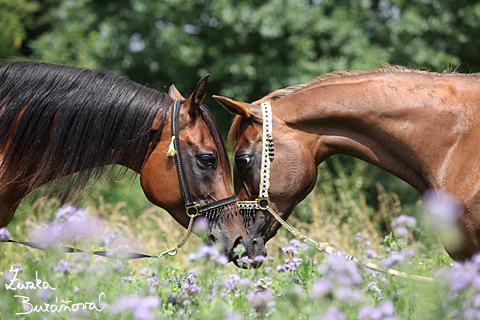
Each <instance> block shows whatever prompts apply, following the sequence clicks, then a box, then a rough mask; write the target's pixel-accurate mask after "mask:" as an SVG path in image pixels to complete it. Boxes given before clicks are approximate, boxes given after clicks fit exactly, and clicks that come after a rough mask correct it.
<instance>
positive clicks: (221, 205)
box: [172, 100, 237, 218]
mask: <svg viewBox="0 0 480 320" xmlns="http://www.w3.org/2000/svg"><path fill="white" fill-rule="evenodd" d="M180 103H181V100H174V101H173V103H172V142H173V144H174V147H175V151H174V157H175V166H176V167H177V175H178V182H179V183H180V190H181V192H182V196H183V200H184V201H185V210H186V212H187V215H188V216H189V217H192V216H199V215H203V214H204V215H205V216H206V217H207V218H211V217H214V216H216V215H218V214H220V213H226V212H227V213H230V212H232V211H233V210H234V208H236V204H237V202H236V200H235V196H231V197H228V198H224V199H221V200H217V201H214V202H212V203H209V204H206V205H203V206H199V205H197V204H196V203H195V202H193V198H192V194H191V193H190V188H189V187H188V182H187V178H186V176H185V169H184V168H183V161H182V153H181V151H180V150H181V148H180V139H179V135H178V119H179V116H178V114H179V111H180ZM199 111H200V114H201V116H202V118H204V113H205V111H204V110H203V109H202V108H199ZM209 129H210V132H212V128H210V127H209ZM212 134H213V132H212Z"/></svg>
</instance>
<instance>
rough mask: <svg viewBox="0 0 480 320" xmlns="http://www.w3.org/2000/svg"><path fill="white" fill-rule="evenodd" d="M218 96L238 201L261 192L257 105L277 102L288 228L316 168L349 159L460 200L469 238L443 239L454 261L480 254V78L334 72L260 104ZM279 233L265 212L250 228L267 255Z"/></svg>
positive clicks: (274, 192)
mask: <svg viewBox="0 0 480 320" xmlns="http://www.w3.org/2000/svg"><path fill="white" fill-rule="evenodd" d="M214 98H215V99H216V100H217V101H219V102H220V103H221V104H222V105H223V106H224V107H226V108H227V109H228V110H229V111H230V112H232V113H234V114H236V115H238V116H237V117H236V118H235V120H234V123H233V125H232V127H231V130H230V135H229V138H230V139H231V140H233V141H235V142H236V149H235V165H234V186H235V193H236V194H237V200H242V201H245V200H254V199H255V198H256V197H257V195H258V194H259V181H260V177H259V176H260V161H261V148H262V114H261V111H260V107H259V104H261V103H264V102H267V101H270V103H271V110H272V113H273V130H272V132H273V140H274V142H275V144H274V151H275V158H274V160H273V161H272V162H271V171H270V179H271V180H270V188H269V190H268V195H269V197H270V201H271V208H272V209H273V210H275V212H276V213H277V214H278V215H279V216H280V217H282V218H283V219H284V220H285V219H287V218H288V217H289V215H290V214H291V213H292V210H293V209H294V207H295V206H296V205H297V204H298V203H299V202H300V201H301V200H303V199H304V198H305V197H306V196H307V195H308V193H309V192H310V191H311V190H312V188H313V187H314V186H315V183H316V179H317V166H318V165H319V164H320V163H321V162H322V161H324V160H325V159H327V158H328V157H330V156H332V155H334V154H345V155H349V156H353V157H356V158H359V159H362V160H364V161H367V162H369V163H371V164H374V165H376V166H378V167H379V168H381V169H383V170H386V171H388V172H390V173H392V174H394V175H395V176H397V177H399V178H401V179H402V180H404V181H406V182H407V183H409V184H410V185H411V186H413V187H414V188H415V189H416V190H417V191H418V192H419V193H420V194H421V195H422V196H423V195H424V194H425V192H426V191H427V190H429V189H435V190H441V191H443V192H446V193H449V194H451V195H453V196H454V197H455V198H456V200H457V201H458V204H459V205H461V208H462V210H463V212H460V213H459V217H458V220H457V221H458V226H459V228H460V230H461V233H462V234H463V239H462V242H461V246H460V247H458V246H457V247H453V246H450V245H449V243H446V242H445V241H444V246H445V249H446V251H447V252H448V253H449V254H450V256H451V257H452V258H454V259H455V260H465V259H468V258H470V257H472V255H473V254H474V253H476V252H478V251H479V250H480V247H479V245H480V205H479V203H480V156H479V154H478V152H477V151H476V150H477V148H478V144H479V141H480V74H469V75H462V74H438V73H431V72H423V71H416V70H409V69H405V68H401V67H388V68H380V69H375V70H371V71H367V72H342V73H334V74H327V75H324V76H321V77H318V78H315V79H313V80H311V81H309V82H307V83H305V84H301V85H297V86H291V87H287V88H285V89H282V90H278V91H275V92H273V93H270V94H268V95H267V96H265V97H264V98H262V99H261V100H258V101H256V102H254V103H252V104H248V103H243V102H236V101H232V100H230V99H227V98H224V97H218V96H215V97H214ZM279 227H280V224H279V222H277V220H275V219H274V218H273V217H272V216H271V215H270V214H269V213H268V212H266V211H262V210H257V211H256V213H255V216H254V218H253V219H252V220H251V221H249V224H248V225H247V229H246V232H247V247H250V246H252V247H253V248H254V249H255V250H256V251H257V252H261V253H264V249H263V247H264V243H265V242H266V241H268V240H269V239H270V238H272V237H273V236H274V235H275V234H276V232H277V230H278V228H279ZM440 236H441V235H440ZM325 241H328V239H326V240H325Z"/></svg>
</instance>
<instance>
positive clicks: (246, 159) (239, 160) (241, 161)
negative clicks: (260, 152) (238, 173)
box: [236, 155, 250, 168]
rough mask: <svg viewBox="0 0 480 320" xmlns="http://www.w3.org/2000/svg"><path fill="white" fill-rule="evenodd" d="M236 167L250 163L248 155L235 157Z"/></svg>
mask: <svg viewBox="0 0 480 320" xmlns="http://www.w3.org/2000/svg"><path fill="white" fill-rule="evenodd" d="M236 163H237V167H239V168H242V167H245V166H246V165H247V164H249V163H250V157H249V156H247V155H244V156H239V157H237V159H236Z"/></svg>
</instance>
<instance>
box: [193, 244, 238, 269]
mask: <svg viewBox="0 0 480 320" xmlns="http://www.w3.org/2000/svg"><path fill="white" fill-rule="evenodd" d="M188 258H189V259H190V260H192V261H197V260H206V261H213V262H214V263H215V264H222V265H225V264H227V263H228V258H227V257H226V256H224V254H223V253H221V252H220V251H219V250H218V249H217V248H216V247H213V246H209V245H203V246H201V247H200V249H199V250H198V251H197V252H194V253H190V254H189V255H188ZM242 258H243V257H242Z"/></svg>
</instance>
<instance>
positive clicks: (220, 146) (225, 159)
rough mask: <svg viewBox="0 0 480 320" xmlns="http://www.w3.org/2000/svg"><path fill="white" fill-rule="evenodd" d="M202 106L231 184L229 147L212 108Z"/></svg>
mask: <svg viewBox="0 0 480 320" xmlns="http://www.w3.org/2000/svg"><path fill="white" fill-rule="evenodd" d="M200 108H201V109H202V111H203V112H201V115H202V118H203V120H204V121H205V123H206V124H207V126H208V129H209V130H210V132H211V133H212V136H213V139H214V141H215V145H216V147H217V149H218V153H219V155H220V165H221V166H222V168H223V170H224V172H225V173H226V175H227V181H228V183H229V184H231V176H232V175H231V168H230V162H229V160H228V154H227V149H226V148H225V144H224V142H223V138H222V135H221V134H220V131H219V129H218V125H217V122H216V120H215V117H214V116H213V114H212V113H211V111H210V109H208V107H207V106H206V105H203V104H202V105H201V106H200Z"/></svg>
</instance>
